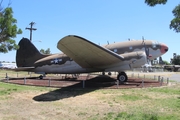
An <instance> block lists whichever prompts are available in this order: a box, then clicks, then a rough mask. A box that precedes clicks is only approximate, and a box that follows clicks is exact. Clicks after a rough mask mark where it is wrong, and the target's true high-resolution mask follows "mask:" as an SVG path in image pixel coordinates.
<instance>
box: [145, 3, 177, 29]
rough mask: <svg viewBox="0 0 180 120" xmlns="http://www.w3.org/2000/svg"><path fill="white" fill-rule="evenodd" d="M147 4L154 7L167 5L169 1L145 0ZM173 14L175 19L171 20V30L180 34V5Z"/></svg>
mask: <svg viewBox="0 0 180 120" xmlns="http://www.w3.org/2000/svg"><path fill="white" fill-rule="evenodd" d="M145 3H146V4H147V5H149V6H151V7H153V6H155V5H157V4H166V3H167V0H145ZM172 13H173V15H174V18H173V19H172V20H171V22H170V25H169V28H170V29H173V30H174V31H175V32H180V4H179V5H177V6H176V7H175V8H174V9H173V10H172Z"/></svg>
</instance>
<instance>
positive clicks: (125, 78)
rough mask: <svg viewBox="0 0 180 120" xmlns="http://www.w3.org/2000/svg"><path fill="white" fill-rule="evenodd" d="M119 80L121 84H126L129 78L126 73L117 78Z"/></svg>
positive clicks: (121, 73)
mask: <svg viewBox="0 0 180 120" xmlns="http://www.w3.org/2000/svg"><path fill="white" fill-rule="evenodd" d="M117 79H118V80H119V82H126V81H127V79H128V77H127V75H126V73H125V72H120V73H119V74H118V76H117Z"/></svg>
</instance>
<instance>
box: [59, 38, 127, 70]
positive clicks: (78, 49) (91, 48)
mask: <svg viewBox="0 0 180 120" xmlns="http://www.w3.org/2000/svg"><path fill="white" fill-rule="evenodd" d="M57 48H58V49H59V50H61V51H62V52H63V53H65V54H66V55H67V56H69V57H70V58H72V59H73V60H74V61H75V62H76V63H78V64H79V65H80V66H81V67H83V68H98V67H102V66H106V65H111V64H114V63H117V62H120V61H122V60H124V57H123V56H121V55H118V54H116V53H115V52H112V51H110V50H108V49H106V48H103V47H101V46H99V45H96V44H94V43H92V42H90V41H88V40H86V39H84V38H82V37H79V36H74V35H69V36H66V37H64V38H62V39H61V40H60V41H59V42H58V44H57Z"/></svg>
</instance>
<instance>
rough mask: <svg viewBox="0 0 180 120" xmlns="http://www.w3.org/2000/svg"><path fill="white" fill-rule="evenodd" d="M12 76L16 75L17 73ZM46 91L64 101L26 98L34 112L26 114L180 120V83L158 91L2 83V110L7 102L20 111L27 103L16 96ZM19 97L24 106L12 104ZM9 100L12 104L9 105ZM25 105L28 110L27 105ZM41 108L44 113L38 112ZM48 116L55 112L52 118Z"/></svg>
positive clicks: (101, 119) (106, 119) (89, 119)
mask: <svg viewBox="0 0 180 120" xmlns="http://www.w3.org/2000/svg"><path fill="white" fill-rule="evenodd" d="M4 73H6V72H5V71H3V72H1V75H2V74H3V75H4ZM12 73H13V74H14V72H12ZM19 74H20V73H19ZM1 75H0V76H1ZM22 75H27V73H26V72H23V73H22ZM29 91H30V92H29ZM42 91H43V92H45V93H49V94H50V93H51V94H50V96H53V95H56V96H57V97H59V98H60V99H58V100H57V101H50V102H39V103H37V102H35V103H34V102H32V98H30V100H31V101H27V100H28V99H27V98H25V101H27V102H28V107H29V108H28V113H31V114H27V113H26V115H29V116H31V115H34V116H35V117H37V116H43V117H44V116H45V117H46V118H47V119H51V118H52V119H53V118H54V117H56V118H57V119H63V118H67V119H87V120H180V114H179V113H180V84H179V83H177V84H175V85H173V86H167V87H157V88H135V89H94V90H88V89H78V90H76V89H64V90H61V89H58V88H49V87H34V86H24V85H16V84H9V83H3V82H0V107H1V109H2V110H3V106H2V105H3V103H4V104H5V106H4V107H5V108H6V107H7V105H11V109H13V107H12V106H15V107H14V108H15V109H17V108H20V107H21V106H20V105H21V104H23V103H22V102H23V101H24V100H21V99H22V98H19V99H18V98H16V97H13V96H16V95H17V94H20V95H22V96H28V95H29V94H31V93H34V92H36V93H41V92H42ZM47 95H48V94H46V95H45V97H47ZM42 96H43V95H42ZM33 97H34V96H33ZM15 98H16V99H17V100H18V101H21V104H15V105H12V104H13V103H19V102H18V101H17V102H16V101H15ZM7 99H8V100H7ZM8 101H10V103H8V104H7V102H8ZM23 105H24V106H25V107H27V106H26V104H23ZM30 106H31V107H32V108H33V109H32V108H31V107H30ZM6 109H7V108H6ZM21 109H23V108H21ZM31 109H32V110H31ZM38 109H39V111H40V112H39V111H37V110H38ZM4 110H5V109H4ZM30 110H31V111H30ZM16 111H18V110H16ZM33 111H34V113H33ZM15 113H16V112H15ZM48 113H51V114H52V116H50V115H48ZM9 114H10V113H9ZM16 114H17V115H16ZM16 114H11V116H9V118H8V117H7V116H6V117H3V118H4V119H11V118H14V119H20V115H19V114H20V113H18V112H17V113H16ZM1 115H2V114H1V113H0V117H2V116H1ZM24 117H25V116H24ZM3 118H2V119H3ZM27 118H28V117H27ZM39 118H40V117H39ZM32 119H33V118H32Z"/></svg>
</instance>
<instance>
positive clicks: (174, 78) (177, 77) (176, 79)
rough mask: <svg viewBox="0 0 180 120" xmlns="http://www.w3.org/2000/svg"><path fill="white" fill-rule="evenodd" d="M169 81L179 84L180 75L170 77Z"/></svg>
mask: <svg viewBox="0 0 180 120" xmlns="http://www.w3.org/2000/svg"><path fill="white" fill-rule="evenodd" d="M169 80H175V81H177V82H180V74H172V75H171V76H170V77H169Z"/></svg>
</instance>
